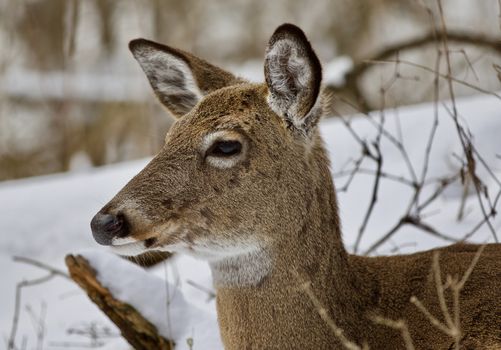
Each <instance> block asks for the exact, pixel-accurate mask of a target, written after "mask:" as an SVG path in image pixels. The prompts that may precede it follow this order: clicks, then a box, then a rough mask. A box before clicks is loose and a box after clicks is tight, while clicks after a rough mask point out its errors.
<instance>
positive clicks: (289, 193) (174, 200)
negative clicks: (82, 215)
mask: <svg viewBox="0 0 501 350" xmlns="http://www.w3.org/2000/svg"><path fill="white" fill-rule="evenodd" d="M129 48H130V51H131V52H132V54H133V56H134V58H135V59H136V60H137V61H138V63H139V65H140V67H141V68H142V70H143V71H144V73H145V75H146V77H147V79H148V81H149V83H150V85H151V87H152V88H153V91H154V93H155V94H156V96H157V97H158V99H159V101H160V102H161V104H162V105H163V106H165V107H166V109H167V110H168V111H169V112H170V113H171V114H172V115H173V116H174V117H175V118H176V121H175V123H174V124H173V125H172V127H171V128H170V129H169V130H168V132H167V135H166V138H165V144H164V146H163V148H162V149H161V150H160V151H159V153H158V154H157V155H156V156H154V157H153V158H152V160H151V161H150V162H149V163H148V164H147V165H146V166H145V168H144V169H143V170H141V171H140V172H139V173H138V174H137V175H136V176H135V177H134V178H133V179H132V180H130V182H128V183H127V184H126V185H125V187H123V189H121V190H120V191H119V192H118V193H117V194H116V196H115V197H114V198H112V199H111V201H109V202H108V203H107V204H106V205H105V206H104V207H103V208H102V209H101V210H100V211H99V212H98V213H97V214H96V215H95V216H94V217H93V219H92V221H91V229H92V234H93V237H94V239H95V240H96V241H97V243H99V244H101V245H105V246H109V247H110V249H111V250H112V251H113V252H115V253H117V254H120V255H123V256H135V255H139V254H143V253H146V252H152V251H164V252H165V251H167V252H173V253H180V254H189V255H191V256H194V257H197V258H200V259H203V260H205V261H207V262H208V264H209V266H210V269H211V272H212V278H213V282H214V287H215V289H216V295H217V301H216V308H217V315H218V325H219V329H220V333H221V337H222V340H223V343H224V346H225V349H230V350H241V349H343V348H344V345H343V344H344V343H343V342H342V340H341V339H340V337H339V334H336V332H334V331H333V329H332V328H331V327H329V325H328V323H327V322H326V321H325V316H327V317H328V318H329V319H330V320H331V321H332V322H334V323H335V325H336V326H337V327H338V328H339V330H341V331H342V335H343V336H344V337H345V338H346V339H349V340H350V341H352V342H353V344H366V345H368V346H369V347H370V348H371V349H404V348H405V343H404V340H403V339H402V336H401V334H400V332H399V331H397V330H395V329H392V328H390V327H387V326H385V325H382V324H380V323H377V322H373V316H374V315H380V316H381V317H385V318H388V319H393V320H404V321H405V322H406V324H407V326H408V329H409V334H410V336H411V338H412V341H413V344H414V347H415V348H416V349H431V348H432V349H452V348H454V344H455V343H454V341H453V339H452V338H451V337H450V336H449V335H447V334H444V332H441V331H440V330H438V329H437V328H436V327H435V326H434V325H433V324H432V323H431V322H430V320H429V317H427V316H426V315H425V314H424V313H423V312H421V311H420V310H418V308H417V307H416V306H415V305H414V304H412V303H410V301H409V300H410V298H411V297H415V298H418V299H419V300H420V301H421V303H422V304H423V305H425V306H426V308H427V309H428V310H429V313H430V314H431V315H433V316H434V317H435V318H437V319H438V320H442V319H443V316H442V311H441V310H442V309H441V303H440V300H439V298H437V293H436V283H435V282H434V279H433V271H432V268H431V267H432V260H433V259H432V257H433V255H434V254H436V253H439V262H440V268H441V271H442V275H443V276H445V275H450V276H461V275H463V274H464V273H465V271H466V270H467V269H468V267H469V266H471V265H470V264H471V261H472V259H473V258H474V257H475V255H476V252H477V250H478V249H479V246H478V245H475V244H467V243H456V244H453V245H450V246H447V247H443V248H437V249H434V250H430V251H425V252H418V253H414V254H409V255H394V256H374V257H367V256H357V255H353V254H350V253H348V252H347V250H346V249H345V247H344V245H343V241H342V236H341V224H340V218H339V212H338V205H337V199H336V191H335V187H334V183H333V179H332V175H331V172H330V164H329V157H328V154H327V151H326V149H325V148H324V146H323V142H322V138H321V136H320V134H319V131H318V124H319V121H320V120H321V118H322V116H323V115H324V114H325V94H324V93H323V90H322V86H321V81H322V68H321V64H320V61H319V59H318V57H317V55H316V54H315V52H314V50H313V48H312V46H311V44H310V42H309V41H308V39H307V38H306V36H305V34H304V32H303V31H302V30H301V29H300V28H298V27H297V26H295V25H293V24H283V25H281V26H279V27H278V28H277V29H276V30H275V32H274V33H273V35H272V36H271V38H270V40H269V43H268V46H267V48H266V51H265V59H264V73H265V82H264V83H250V82H248V81H246V80H245V79H242V78H239V77H236V76H235V75H233V74H231V73H229V72H227V71H225V70H223V69H221V68H218V67H216V66H214V65H212V64H210V63H208V62H206V61H205V60H203V59H201V58H198V57H196V56H195V55H193V54H191V53H188V52H185V51H183V50H180V49H177V48H172V47H169V46H165V45H162V44H159V43H156V42H153V41H149V40H146V39H136V40H133V41H131V42H130V44H129ZM484 248H485V249H484V250H483V252H482V254H481V256H480V257H479V259H478V262H477V264H476V265H475V267H474V270H473V273H472V274H471V275H470V277H469V279H468V280H467V282H466V283H465V285H464V288H463V289H462V291H461V302H460V315H459V316H458V317H460V319H459V321H460V324H461V338H460V344H459V345H460V348H461V349H494V348H501V265H500V262H501V245H500V244H487V245H485V247H484ZM303 278H304V279H303ZM301 281H303V282H304V281H306V283H307V286H308V288H309V291H310V292H311V294H312V295H314V296H315V300H316V301H317V304H318V305H322V308H320V309H319V308H318V307H317V306H318V305H317V306H316V304H315V303H314V302H313V300H312V298H310V297H308V295H306V293H305V290H304V288H301V286H304V283H302V282H301ZM440 282H441V283H442V282H443V283H444V284H445V282H444V281H440ZM444 295H445V297H444V298H445V299H446V300H445V303H446V305H448V306H451V305H452V303H453V300H452V295H451V294H450V293H449V291H448V290H446V291H445V294H444ZM442 306H443V305H442ZM456 345H458V344H456Z"/></svg>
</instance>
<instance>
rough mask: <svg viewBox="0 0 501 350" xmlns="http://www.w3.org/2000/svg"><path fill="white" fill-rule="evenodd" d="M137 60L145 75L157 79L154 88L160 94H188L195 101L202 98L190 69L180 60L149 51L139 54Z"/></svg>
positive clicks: (160, 52) (159, 52)
mask: <svg viewBox="0 0 501 350" xmlns="http://www.w3.org/2000/svg"><path fill="white" fill-rule="evenodd" d="M137 58H138V61H139V62H140V63H141V66H142V67H143V69H144V71H145V73H146V75H148V76H149V77H152V76H153V77H157V81H158V82H157V83H156V84H155V88H156V89H157V90H158V92H160V93H161V94H164V95H167V96H168V95H180V94H185V93H186V92H190V93H192V94H193V95H194V96H195V97H196V99H197V100H200V99H201V98H202V97H203V95H204V94H203V92H202V91H200V89H199V87H198V85H197V83H196V81H195V78H194V76H193V73H192V72H191V69H190V67H189V66H188V64H187V63H186V62H184V61H183V60H182V59H180V58H178V57H176V56H173V55H170V54H168V53H166V52H163V51H153V50H151V49H149V50H144V51H141V52H139V53H138V55H137Z"/></svg>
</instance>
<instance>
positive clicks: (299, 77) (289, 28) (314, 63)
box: [264, 24, 322, 135]
mask: <svg viewBox="0 0 501 350" xmlns="http://www.w3.org/2000/svg"><path fill="white" fill-rule="evenodd" d="M264 73H265V78H266V84H267V85H268V90H269V96H268V103H269V105H270V107H271V108H272V110H273V111H274V112H275V113H277V114H278V115H279V116H281V117H283V118H284V119H285V120H286V122H287V123H288V125H290V126H291V127H293V128H294V129H297V130H299V131H300V132H301V133H303V134H306V135H309V134H310V133H311V131H312V130H313V129H314V128H315V126H316V125H317V123H318V120H319V119H320V117H321V114H322V113H321V107H320V101H319V93H320V83H321V81H322V67H321V66H320V61H319V60H318V57H317V55H316V54H315V52H314V51H313V49H312V47H311V44H310V43H309V41H308V39H306V36H305V35H304V33H303V31H302V30H301V29H300V28H298V27H296V26H295V25H292V24H283V25H281V26H280V27H278V28H277V29H276V30H275V32H274V33H273V35H272V36H271V38H270V41H269V43H268V47H267V49H266V56H265V64H264Z"/></svg>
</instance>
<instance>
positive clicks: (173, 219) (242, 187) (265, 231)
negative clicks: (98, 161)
mask: <svg viewBox="0 0 501 350" xmlns="http://www.w3.org/2000/svg"><path fill="white" fill-rule="evenodd" d="M130 48H131V51H132V53H133V54H134V56H135V58H136V59H137V60H138V62H139V63H140V65H141V67H142V68H143V70H144V72H145V73H146V76H147V77H148V79H149V81H150V83H151V85H152V87H153V90H154V91H155V93H156V95H157V97H158V98H159V99H160V101H161V102H162V103H163V104H164V105H165V106H166V107H167V108H168V109H169V110H170V112H171V113H172V114H174V116H176V117H177V118H178V120H177V122H176V123H175V124H174V125H173V126H172V128H171V129H170V130H169V132H168V134H167V136H166V139H165V145H164V147H163V148H162V150H161V151H160V152H159V154H158V155H157V156H156V157H154V158H153V160H152V161H151V162H150V163H149V164H148V165H147V166H146V167H145V168H144V169H143V170H142V171H141V172H140V173H139V174H138V175H137V176H136V177H134V178H133V179H132V180H131V181H130V182H129V183H128V184H127V185H126V186H125V187H124V188H123V189H122V190H121V191H120V192H119V193H118V194H117V195H116V196H115V197H114V198H113V199H112V200H111V201H110V202H109V203H108V204H107V205H106V206H105V207H104V208H103V209H102V210H101V211H100V212H99V213H98V214H96V216H95V217H94V218H93V220H92V222H91V227H92V232H93V235H94V238H95V239H96V241H97V242H98V243H100V244H104V245H109V246H111V247H112V248H113V250H114V251H116V252H117V253H119V254H122V255H137V254H141V253H144V252H146V251H151V250H165V251H173V252H184V253H190V254H193V255H195V256H197V257H201V258H204V259H207V260H209V261H217V260H219V259H223V258H225V257H231V256H237V255H240V254H245V253H249V252H252V251H254V250H256V249H263V248H266V247H269V246H272V245H273V244H276V243H277V242H279V241H280V239H284V238H283V237H278V235H277V234H276V232H284V230H290V232H295V231H297V229H298V228H300V227H301V224H302V222H303V220H304V215H305V212H306V211H307V209H306V208H305V205H306V204H305V198H307V197H308V193H309V191H310V188H309V181H310V176H311V174H310V171H309V165H310V164H309V161H310V160H309V155H310V154H311V151H312V149H313V148H315V147H321V146H320V145H319V137H318V136H317V133H316V128H315V126H316V124H317V122H318V119H319V117H320V115H321V111H320V109H321V108H320V102H319V101H318V95H319V87H320V80H321V68H320V64H319V62H318V59H317V58H316V56H315V54H314V52H313V50H312V49H311V46H310V44H309V42H308V41H307V39H306V38H305V36H304V34H303V33H302V31H301V30H300V29H299V28H297V27H295V26H292V25H283V26H281V27H279V28H278V29H277V30H276V31H275V33H274V34H273V36H272V37H271V39H270V43H269V45H268V48H267V52H266V60H265V77H266V84H249V83H246V82H244V81H242V80H240V79H237V78H235V77H234V76H233V75H231V74H230V73H227V72H225V71H223V70H221V69H219V68H217V67H214V66H212V65H210V64H208V63H206V62H204V61H202V60H200V59H198V58H196V57H194V56H192V55H190V54H188V53H185V52H182V51H179V50H176V49H173V48H170V47H166V46H163V45H159V44H156V43H153V42H149V41H146V40H142V39H140V40H135V41H133V42H131V44H130Z"/></svg>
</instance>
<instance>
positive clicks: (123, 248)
mask: <svg viewBox="0 0 501 350" xmlns="http://www.w3.org/2000/svg"><path fill="white" fill-rule="evenodd" d="M110 250H111V251H112V252H113V253H115V254H118V255H123V256H136V255H139V254H142V253H144V252H146V248H145V246H144V242H142V241H136V242H132V243H125V244H120V245H111V246H110Z"/></svg>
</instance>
